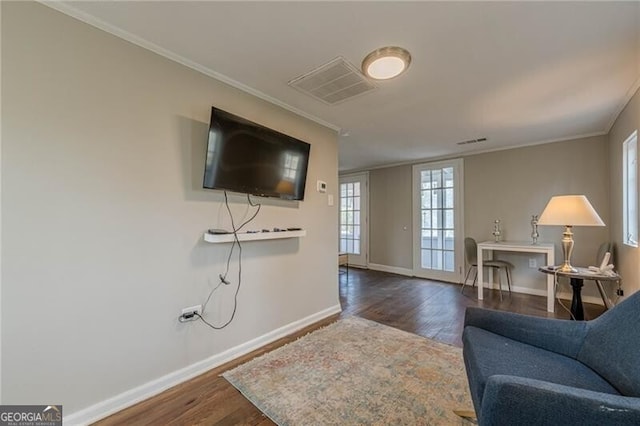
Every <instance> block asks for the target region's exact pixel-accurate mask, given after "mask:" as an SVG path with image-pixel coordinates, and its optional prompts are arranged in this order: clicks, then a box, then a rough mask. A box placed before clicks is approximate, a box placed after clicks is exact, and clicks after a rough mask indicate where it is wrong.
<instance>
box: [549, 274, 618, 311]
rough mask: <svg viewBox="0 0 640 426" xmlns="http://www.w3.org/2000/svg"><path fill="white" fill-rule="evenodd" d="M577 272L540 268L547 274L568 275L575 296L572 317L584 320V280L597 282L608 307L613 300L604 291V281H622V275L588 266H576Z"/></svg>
mask: <svg viewBox="0 0 640 426" xmlns="http://www.w3.org/2000/svg"><path fill="white" fill-rule="evenodd" d="M576 269H577V271H576V272H560V271H557V270H555V269H553V268H549V267H544V268H538V271H540V272H543V273H545V274H552V275H555V276H558V277H567V278H569V281H570V283H571V288H572V289H573V298H572V299H571V317H572V318H571V319H574V320H578V321H582V320H584V308H583V306H582V296H581V292H582V286H583V285H584V280H592V281H595V282H596V285H597V286H598V291H599V292H600V296H602V300H603V302H604V305H605V307H606V308H607V309H609V308H610V307H611V301H609V300H608V299H607V297H606V293H605V292H604V288H603V287H602V281H618V282H619V281H620V280H621V277H620V275H618V274H614V275H603V274H600V273H597V272H593V271H590V270H589V269H588V268H578V267H576Z"/></svg>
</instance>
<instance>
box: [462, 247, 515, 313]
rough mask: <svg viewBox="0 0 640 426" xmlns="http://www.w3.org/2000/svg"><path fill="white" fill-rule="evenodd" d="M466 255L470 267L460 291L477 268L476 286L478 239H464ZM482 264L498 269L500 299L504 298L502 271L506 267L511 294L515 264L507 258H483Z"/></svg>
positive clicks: (475, 279)
mask: <svg viewBox="0 0 640 426" xmlns="http://www.w3.org/2000/svg"><path fill="white" fill-rule="evenodd" d="M464 257H465V260H466V261H467V264H468V265H469V269H468V270H467V275H465V277H464V281H463V282H462V288H461V289H460V293H462V292H463V291H464V286H465V285H467V280H468V279H469V274H470V273H471V270H472V269H474V268H475V270H476V274H475V275H474V276H473V287H475V286H476V281H477V279H478V244H476V240H474V239H473V238H470V237H467V238H465V239H464ZM482 266H484V267H487V268H493V269H495V270H497V272H498V285H499V286H500V300H502V277H501V276H500V271H501V270H502V269H504V272H505V275H506V276H507V286H508V288H509V294H511V269H512V268H513V264H512V263H511V262H507V261H506V260H483V261H482Z"/></svg>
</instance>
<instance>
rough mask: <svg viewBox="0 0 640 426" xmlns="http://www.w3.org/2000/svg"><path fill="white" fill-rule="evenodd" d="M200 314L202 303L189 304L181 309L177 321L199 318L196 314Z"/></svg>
mask: <svg viewBox="0 0 640 426" xmlns="http://www.w3.org/2000/svg"><path fill="white" fill-rule="evenodd" d="M200 314H202V305H196V306H190V307H188V308H184V309H183V310H182V313H181V314H180V316H179V317H178V321H180V322H187V321H195V320H197V319H198V318H199V316H198V315H200Z"/></svg>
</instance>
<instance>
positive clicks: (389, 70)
mask: <svg viewBox="0 0 640 426" xmlns="http://www.w3.org/2000/svg"><path fill="white" fill-rule="evenodd" d="M410 63H411V54H410V53H409V52H408V51H406V50H405V49H403V48H402V47H396V46H388V47H381V48H380V49H376V50H374V51H373V52H371V53H369V54H368V55H367V56H366V57H365V58H364V60H363V61H362V72H363V73H364V75H366V76H367V77H370V78H373V79H375V80H388V79H390V78H393V77H396V76H398V75H400V74H402V73H403V72H404V71H406V70H407V68H409V64H410Z"/></svg>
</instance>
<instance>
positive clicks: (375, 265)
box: [369, 263, 413, 277]
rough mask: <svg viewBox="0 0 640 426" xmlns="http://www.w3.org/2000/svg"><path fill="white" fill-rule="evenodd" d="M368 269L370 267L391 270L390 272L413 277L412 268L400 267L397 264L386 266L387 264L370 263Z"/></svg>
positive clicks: (383, 270) (378, 269) (382, 270)
mask: <svg viewBox="0 0 640 426" xmlns="http://www.w3.org/2000/svg"><path fill="white" fill-rule="evenodd" d="M369 269H372V270H374V271H381V272H391V273H392V274H398V275H406V276H407V277H413V270H412V269H408V268H400V267H398V266H387V265H380V264H378V263H370V264H369Z"/></svg>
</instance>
